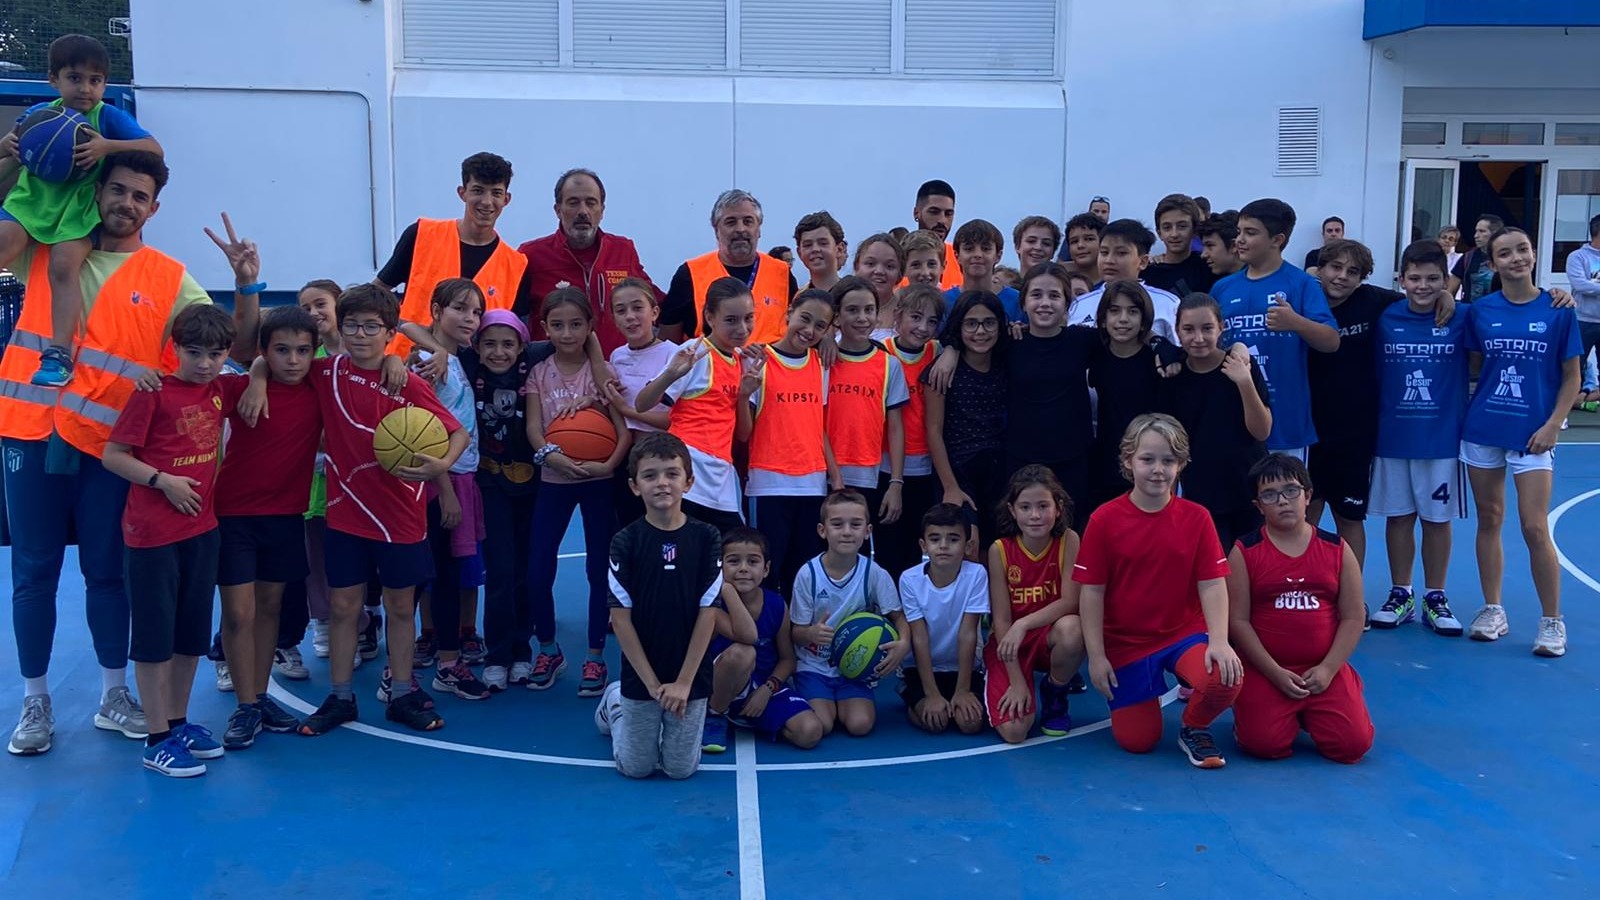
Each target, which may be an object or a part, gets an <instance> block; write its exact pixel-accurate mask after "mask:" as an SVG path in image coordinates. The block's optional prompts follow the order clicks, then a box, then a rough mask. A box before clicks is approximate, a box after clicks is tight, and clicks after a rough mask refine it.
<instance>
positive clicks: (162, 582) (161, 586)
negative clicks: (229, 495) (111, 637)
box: [122, 528, 220, 663]
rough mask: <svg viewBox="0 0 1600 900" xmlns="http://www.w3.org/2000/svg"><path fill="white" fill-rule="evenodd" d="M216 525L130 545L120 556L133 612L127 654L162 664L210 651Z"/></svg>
mask: <svg viewBox="0 0 1600 900" xmlns="http://www.w3.org/2000/svg"><path fill="white" fill-rule="evenodd" d="M219 540H220V538H219V536H218V529H216V528H213V529H211V530H210V531H207V532H205V533H204V534H198V535H195V536H194V537H192V538H185V539H184V540H181V541H178V542H177V543H175V544H167V545H165V546H163V547H129V548H127V550H126V551H125V554H124V556H123V558H122V574H123V578H124V579H125V583H126V584H127V587H128V609H129V612H130V613H132V621H133V632H132V640H131V641H130V643H129V645H128V658H129V659H131V660H133V661H134V662H142V663H163V662H166V661H167V660H169V659H172V657H173V656H174V655H178V656H205V655H206V652H207V651H209V650H210V649H211V598H212V597H213V596H215V595H216V592H217V544H218V542H219Z"/></svg>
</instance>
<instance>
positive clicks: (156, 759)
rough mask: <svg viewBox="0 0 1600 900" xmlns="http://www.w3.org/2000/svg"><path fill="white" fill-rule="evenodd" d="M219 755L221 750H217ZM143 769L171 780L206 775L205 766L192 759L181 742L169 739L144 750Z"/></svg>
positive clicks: (192, 756)
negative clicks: (158, 773)
mask: <svg viewBox="0 0 1600 900" xmlns="http://www.w3.org/2000/svg"><path fill="white" fill-rule="evenodd" d="M218 755H219V756H220V755H221V748H220V747H219V748H218ZM144 767H145V768H146V769H150V770H151V771H155V772H160V773H161V774H163V775H166V776H169V777H171V778H193V777H195V776H196V775H204V774H205V773H206V764H205V763H203V762H201V761H200V760H198V759H195V758H194V754H192V753H190V752H189V748H188V747H185V746H184V745H183V741H180V740H178V739H177V738H176V737H169V738H167V739H166V740H164V741H162V742H161V743H159V744H157V745H155V746H154V747H146V748H144Z"/></svg>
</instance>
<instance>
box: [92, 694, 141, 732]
mask: <svg viewBox="0 0 1600 900" xmlns="http://www.w3.org/2000/svg"><path fill="white" fill-rule="evenodd" d="M94 727H96V728H102V729H105V730H106V731H120V732H122V736H123V737H128V738H136V739H138V740H141V741H142V740H144V739H145V738H146V737H148V736H149V734H150V724H149V723H148V722H146V721H145V718H144V707H142V706H140V705H139V701H137V700H135V699H133V693H132V692H131V691H129V690H128V689H127V688H125V687H114V688H112V689H111V690H109V691H106V696H105V699H104V700H101V701H100V711H99V712H97V713H95V714H94Z"/></svg>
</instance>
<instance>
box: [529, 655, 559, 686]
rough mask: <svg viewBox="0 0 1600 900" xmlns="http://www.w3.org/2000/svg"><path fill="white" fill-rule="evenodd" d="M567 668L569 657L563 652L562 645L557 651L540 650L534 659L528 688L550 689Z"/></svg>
mask: <svg viewBox="0 0 1600 900" xmlns="http://www.w3.org/2000/svg"><path fill="white" fill-rule="evenodd" d="M566 670H567V657H566V656H565V655H563V654H562V652H561V646H560V645H559V644H558V645H557V646H556V652H554V653H546V652H544V651H543V650H540V651H539V656H538V658H536V659H535V660H534V661H533V672H532V673H531V674H530V675H529V676H528V690H530V691H543V690H548V689H549V688H550V686H551V685H553V684H555V683H556V678H557V676H559V675H560V674H561V673H562V672H565V671H566Z"/></svg>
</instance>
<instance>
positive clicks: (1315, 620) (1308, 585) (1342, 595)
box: [1228, 241, 1444, 763]
mask: <svg viewBox="0 0 1600 900" xmlns="http://www.w3.org/2000/svg"><path fill="white" fill-rule="evenodd" d="M1429 243H1433V242H1431V241H1430V242H1429ZM1434 247H1435V249H1437V247H1438V245H1437V244H1436V243H1435V244H1434ZM1443 286H1444V285H1443V283H1441V284H1440V288H1441V289H1442V288H1443ZM1250 480H1251V483H1252V484H1254V485H1255V488H1256V506H1257V507H1258V508H1259V509H1260V510H1261V513H1262V515H1263V516H1265V517H1266V522H1267V524H1266V527H1264V528H1262V529H1261V530H1259V531H1256V532H1253V533H1251V534H1247V535H1245V536H1244V537H1243V538H1242V539H1240V541H1239V543H1238V544H1237V545H1236V546H1234V548H1233V551H1232V552H1231V553H1229V554H1228V634H1229V636H1230V639H1231V640H1232V641H1233V643H1234V645H1235V646H1236V647H1237V648H1238V649H1239V652H1240V653H1242V654H1243V655H1244V660H1245V674H1244V681H1243V683H1242V684H1241V685H1240V686H1239V697H1238V699H1237V700H1236V701H1234V704H1233V723H1234V724H1233V733H1234V737H1235V739H1236V740H1238V742H1239V749H1241V750H1243V751H1244V752H1246V753H1248V754H1250V755H1251V756H1259V757H1261V758H1263V759H1285V758H1287V757H1288V756H1289V755H1290V754H1292V753H1293V752H1294V739H1295V736H1296V735H1297V734H1299V733H1300V731H1301V729H1304V730H1305V731H1307V732H1309V733H1310V735H1311V740H1312V742H1313V743H1315V744H1316V747H1317V752H1318V753H1321V754H1322V755H1323V756H1325V757H1327V758H1328V759H1331V760H1333V761H1334V762H1342V763H1354V762H1358V761H1359V760H1360V759H1361V757H1363V756H1365V755H1366V753H1367V751H1368V750H1370V749H1372V735H1373V729H1372V717H1371V716H1369V715H1368V714H1367V701H1366V699H1365V698H1364V697H1363V696H1362V687H1361V676H1360V675H1358V674H1357V673H1356V670H1355V667H1354V666H1352V665H1350V654H1351V653H1353V652H1355V649H1356V643H1357V642H1358V641H1360V640H1361V628H1362V617H1363V609H1364V606H1363V604H1362V602H1361V566H1360V564H1359V563H1357V562H1356V557H1355V552H1354V551H1352V550H1351V549H1350V545H1349V544H1346V543H1344V542H1343V541H1341V540H1340V539H1339V536H1338V535H1336V534H1329V533H1328V532H1326V531H1320V530H1318V529H1317V528H1316V527H1315V526H1314V525H1312V524H1311V523H1310V522H1309V521H1307V520H1306V504H1307V502H1308V501H1309V500H1310V497H1311V475H1310V473H1309V472H1307V471H1306V467H1305V466H1304V465H1302V464H1301V463H1300V461H1299V460H1297V459H1294V458H1292V457H1288V456H1281V455H1278V454H1274V455H1272V456H1269V457H1267V458H1266V459H1264V460H1262V461H1261V462H1259V463H1257V464H1256V465H1255V466H1254V467H1253V468H1251V470H1250Z"/></svg>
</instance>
